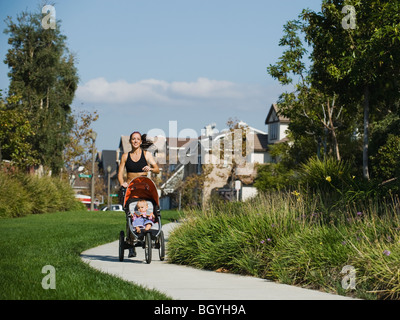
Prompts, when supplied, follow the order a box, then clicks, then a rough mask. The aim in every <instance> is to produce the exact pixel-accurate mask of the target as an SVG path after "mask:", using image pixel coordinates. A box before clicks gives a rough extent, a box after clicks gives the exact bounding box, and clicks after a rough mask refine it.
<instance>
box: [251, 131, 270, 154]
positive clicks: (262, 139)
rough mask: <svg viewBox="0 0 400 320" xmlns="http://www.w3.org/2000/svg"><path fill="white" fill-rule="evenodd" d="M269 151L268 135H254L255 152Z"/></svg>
mask: <svg viewBox="0 0 400 320" xmlns="http://www.w3.org/2000/svg"><path fill="white" fill-rule="evenodd" d="M267 150H268V135H267V134H260V133H258V134H256V135H254V151H267Z"/></svg>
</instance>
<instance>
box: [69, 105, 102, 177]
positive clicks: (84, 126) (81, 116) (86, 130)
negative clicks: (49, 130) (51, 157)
mask: <svg viewBox="0 0 400 320" xmlns="http://www.w3.org/2000/svg"><path fill="white" fill-rule="evenodd" d="M98 118H99V115H98V113H97V111H95V112H93V113H90V112H88V111H79V112H77V113H76V114H74V115H73V127H72V129H71V132H70V135H69V141H68V144H67V145H66V147H65V150H64V163H65V166H66V167H67V169H68V170H70V171H73V170H75V169H76V168H75V167H76V166H77V165H80V166H88V164H89V162H90V161H91V157H92V156H91V150H92V138H91V134H92V132H93V130H92V129H91V125H92V124H93V122H95V121H97V119H98Z"/></svg>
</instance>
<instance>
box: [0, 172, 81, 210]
mask: <svg viewBox="0 0 400 320" xmlns="http://www.w3.org/2000/svg"><path fill="white" fill-rule="evenodd" d="M81 209H84V206H83V205H82V204H81V203H80V202H78V201H77V200H76V199H75V196H74V192H73V190H72V188H71V187H70V186H69V184H68V183H66V182H64V181H61V180H60V179H59V178H57V177H54V178H53V177H43V178H39V177H36V176H33V175H27V174H22V173H16V174H13V175H11V174H10V173H5V172H0V217H21V216H25V215H28V214H39V213H47V212H55V211H67V210H81Z"/></svg>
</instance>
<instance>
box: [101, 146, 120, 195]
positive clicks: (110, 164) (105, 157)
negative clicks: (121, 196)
mask: <svg viewBox="0 0 400 320" xmlns="http://www.w3.org/2000/svg"><path fill="white" fill-rule="evenodd" d="M117 156H118V152H117V151H116V150H103V151H102V152H99V154H98V160H97V161H98V166H99V170H100V171H102V173H103V177H104V183H105V185H106V186H107V184H108V175H110V190H114V189H115V188H117V187H118V186H119V183H118V165H117V160H118V158H117ZM108 170H110V172H108Z"/></svg>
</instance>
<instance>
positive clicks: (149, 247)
mask: <svg viewBox="0 0 400 320" xmlns="http://www.w3.org/2000/svg"><path fill="white" fill-rule="evenodd" d="M144 241H145V243H144V255H145V257H146V263H147V264H149V263H150V262H151V253H152V243H151V233H150V232H148V233H146V236H145V240H144Z"/></svg>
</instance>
